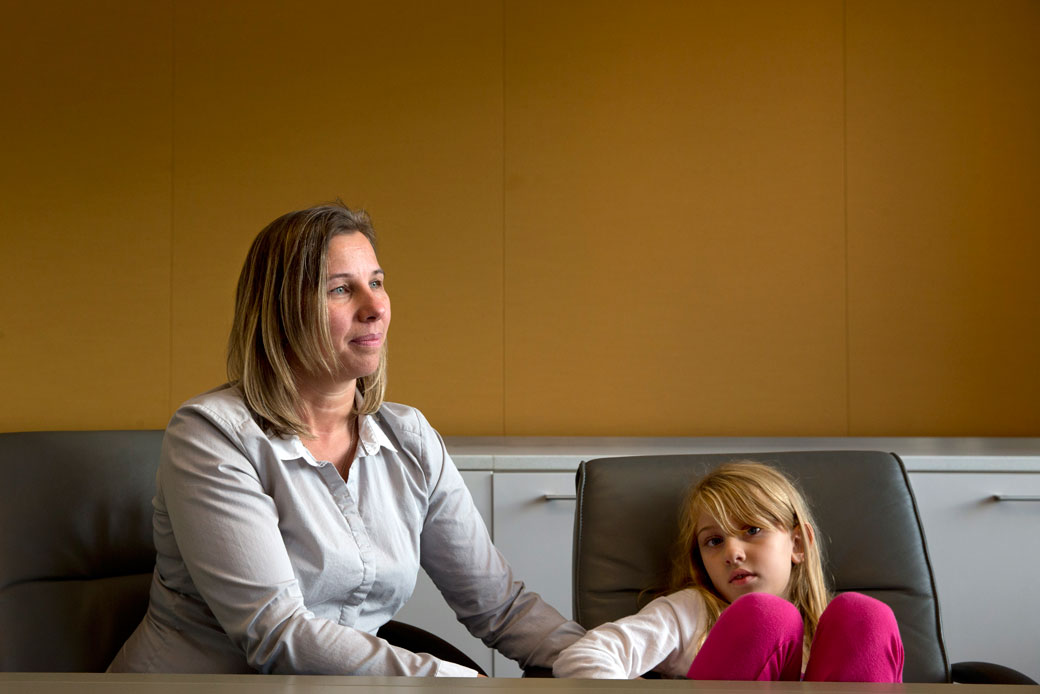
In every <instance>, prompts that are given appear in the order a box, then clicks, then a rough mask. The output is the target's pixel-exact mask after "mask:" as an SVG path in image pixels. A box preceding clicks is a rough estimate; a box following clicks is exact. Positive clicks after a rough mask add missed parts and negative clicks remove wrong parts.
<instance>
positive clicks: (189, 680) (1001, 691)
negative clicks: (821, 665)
mask: <svg viewBox="0 0 1040 694" xmlns="http://www.w3.org/2000/svg"><path fill="white" fill-rule="evenodd" d="M951 686H955V687H956V692H957V694H1012V693H1014V694H1038V693H1040V686H1035V687H1034V686H1026V687H1022V686H1019V687H1015V688H1014V689H1008V686H1007V685H1003V686H1001V685H965V684H958V685H948V684H859V683H824V682H690V681H687V680H554V679H505V678H501V679H452V678H443V679H438V678H420V677H316V676H301V675H124V674H121V675H109V674H94V673H0V692H4V694H51V693H53V694H66V693H68V694H72V692H76V693H77V694H81V693H82V694H100V693H101V692H106V693H107V692H126V694H131V693H134V694H136V693H137V692H142V693H143V694H188V693H189V692H190V693H191V694H239V693H241V694H278V693H285V694H354V693H355V692H377V693H378V694H449V693H450V692H459V691H467V692H474V693H477V692H491V693H493V694H532V693H533V692H538V691H546V692H554V693H555V694H570V693H573V694H589V693H591V692H600V691H602V692H609V693H610V694H626V693H628V692H632V693H633V694H636V693H645V692H665V691H689V690H690V689H697V690H700V691H702V692H718V693H719V694H878V693H879V692H899V693H901V694H937V693H938V692H944V691H946V690H947V689H948V688H949V687H951Z"/></svg>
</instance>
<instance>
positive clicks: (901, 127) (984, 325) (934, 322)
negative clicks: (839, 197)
mask: <svg viewBox="0 0 1040 694" xmlns="http://www.w3.org/2000/svg"><path fill="white" fill-rule="evenodd" d="M848 14H849V17H848V26H849V29H848V162H849V164H848V167H849V203H848V215H849V320H850V336H851V339H850V369H849V378H850V393H851V401H850V405H851V406H850V422H851V428H850V433H852V434H856V435H900V434H905V435H910V434H913V435H936V436H941V435H947V436H948V435H961V436H964V435H986V436H1000V435H1031V436H1036V435H1037V434H1040V410H1038V408H1037V405H1036V393H1037V391H1040V368H1038V366H1037V359H1038V356H1040V354H1038V348H1040V321H1038V320H1037V316H1040V274H1038V272H1037V267H1040V233H1038V230H1040V208H1038V207H1037V204H1036V201H1037V200H1038V199H1040V129H1038V127H1037V123H1040V44H1038V43H1037V41H1036V37H1037V30H1038V29H1040V4H1038V3H1036V2H1032V1H1029V0H1022V1H1013V0H1009V1H1007V2H1000V3H988V2H987V3H980V2H974V1H972V0H949V1H947V0H942V1H938V0H937V1H934V2H912V3H907V2H898V1H895V0H893V1H891V2H875V1H874V0H869V1H866V0H853V1H850V2H849V11H848Z"/></svg>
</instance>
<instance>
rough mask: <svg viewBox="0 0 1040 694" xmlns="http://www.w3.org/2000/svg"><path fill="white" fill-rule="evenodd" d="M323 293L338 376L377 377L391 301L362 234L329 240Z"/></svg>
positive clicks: (372, 254)
mask: <svg viewBox="0 0 1040 694" xmlns="http://www.w3.org/2000/svg"><path fill="white" fill-rule="evenodd" d="M325 291H326V299H327V304H328V311H329V333H330V334H331V336H332V345H333V348H334V349H335V351H336V354H337V355H338V357H339V365H340V374H339V377H340V378H344V379H357V378H361V377H363V376H368V375H369V374H372V373H374V372H375V371H376V369H377V368H378V367H379V355H380V352H381V350H382V349H383V344H384V343H385V342H386V333H387V330H388V329H389V328H390V297H389V296H388V295H387V293H386V288H385V287H384V286H383V270H382V268H380V267H379V261H378V260H377V259H376V253H375V251H374V250H373V249H372V244H371V243H369V242H368V239H367V238H365V236H364V234H360V233H357V232H355V233H350V234H339V235H338V236H334V237H332V240H330V241H329V252H328V282H327V283H326V286H325Z"/></svg>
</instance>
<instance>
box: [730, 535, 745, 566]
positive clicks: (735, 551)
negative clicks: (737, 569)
mask: <svg viewBox="0 0 1040 694" xmlns="http://www.w3.org/2000/svg"><path fill="white" fill-rule="evenodd" d="M746 558H747V555H746V554H745V553H744V545H743V544H742V543H741V542H739V541H738V540H734V539H730V540H726V563H728V564H735V563H737V562H742V561H744V559H746Z"/></svg>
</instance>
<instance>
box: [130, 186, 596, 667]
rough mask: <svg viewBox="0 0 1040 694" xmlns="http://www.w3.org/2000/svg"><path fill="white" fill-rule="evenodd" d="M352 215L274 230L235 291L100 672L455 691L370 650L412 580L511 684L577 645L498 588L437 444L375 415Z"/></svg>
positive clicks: (497, 558)
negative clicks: (119, 639)
mask: <svg viewBox="0 0 1040 694" xmlns="http://www.w3.org/2000/svg"><path fill="white" fill-rule="evenodd" d="M374 241H375V232H374V231H373V229H372V225H371V222H370V221H369V218H368V216H367V215H366V214H365V213H364V212H353V211H351V210H349V209H348V208H346V207H345V206H343V205H342V204H335V205H326V206H321V207H315V208H312V209H308V210H303V211H299V212H292V213H289V214H287V215H284V216H282V217H280V218H278V219H276V220H275V221H274V222H272V223H271V224H270V225H268V226H267V227H266V228H265V229H264V230H263V231H261V232H260V235H259V236H257V238H256V239H255V240H254V241H253V245H252V247H251V248H250V250H249V254H248V256H247V257H246V262H245V265H244V267H243V268H242V274H241V276H240V277H239V282H238V290H237V293H236V298H235V317H234V324H233V327H232V330H231V337H230V339H229V346H228V374H229V378H230V383H229V384H226V385H224V386H221V387H220V388H218V389H216V390H213V391H210V392H208V393H205V394H203V395H201V396H199V397H197V398H194V399H193V400H189V401H188V402H187V403H185V404H184V405H183V406H182V407H181V408H180V409H179V410H178V411H177V412H176V414H174V416H173V418H172V420H171V421H170V424H169V426H168V427H167V429H166V436H165V438H164V441H163V449H162V456H161V460H160V465H159V473H158V480H157V485H158V491H157V493H156V497H155V501H154V504H155V517H154V536H155V544H156V550H157V558H156V567H155V574H154V578H153V580H152V587H151V593H150V602H149V606H148V612H147V614H146V615H145V618H144V620H143V621H142V622H141V624H140V625H139V626H138V628H137V630H136V631H135V632H134V633H133V635H131V637H130V639H129V640H128V641H127V643H126V644H124V646H123V648H122V650H121V651H120V652H119V654H118V655H117V656H116V658H115V660H114V661H113V662H112V665H111V666H110V668H109V670H110V671H111V672H126V671H144V672H250V671H259V672H265V673H266V672H272V673H302V674H323V673H327V674H356V675H447V676H473V675H476V674H477V673H476V672H474V671H473V670H470V669H469V668H465V667H463V666H461V665H456V664H453V663H449V662H445V661H441V660H437V659H436V658H434V657H433V656H430V655H426V654H415V653H411V652H409V651H406V650H403V649H400V648H396V647H394V646H391V645H389V644H388V643H386V642H385V641H383V640H381V639H379V638H378V637H377V636H375V633H376V631H377V629H378V628H379V627H380V626H382V625H383V624H384V623H385V622H387V621H388V620H389V619H391V618H392V617H393V616H394V614H395V613H396V612H397V610H398V609H399V608H400V607H401V606H402V605H403V604H404V603H405V602H406V601H407V600H408V598H409V597H410V596H411V593H412V589H413V588H414V586H415V580H416V575H417V572H418V568H419V566H420V564H421V565H422V567H423V568H425V569H426V571H427V573H429V575H430V577H431V578H432V579H433V580H434V582H435V583H436V584H437V586H438V588H439V589H440V590H441V592H442V593H443V594H444V597H445V599H446V600H447V602H448V604H449V605H450V606H451V607H452V608H453V609H454V610H455V612H456V614H457V615H458V617H459V620H460V621H461V622H462V623H463V624H465V625H466V627H467V628H468V629H469V630H470V632H471V633H472V634H473V635H474V636H476V637H478V638H481V639H482V640H483V641H484V643H486V644H487V645H489V646H492V647H494V648H497V649H498V650H499V651H501V652H502V653H503V654H504V655H506V656H508V657H511V658H514V659H516V660H518V661H520V663H521V664H522V665H525V666H526V665H540V666H551V665H552V662H553V660H555V657H556V655H557V653H559V651H560V650H561V649H563V648H564V647H566V646H567V645H569V644H570V643H572V642H573V641H574V640H576V639H577V638H578V637H580V636H581V634H582V633H583V630H582V629H581V627H579V626H578V625H577V624H575V623H573V622H569V621H567V620H565V619H564V618H563V617H562V616H561V615H560V614H559V613H558V612H557V611H556V610H554V609H553V608H552V607H550V606H549V605H547V604H546V603H545V602H543V601H542V599H541V598H540V597H538V595H536V594H534V593H530V592H527V591H525V590H524V587H523V584H522V583H520V582H519V581H516V580H514V578H513V575H512V571H511V570H510V567H509V565H508V563H507V562H506V561H505V559H504V558H503V557H502V555H501V554H499V553H498V551H497V550H496V549H495V548H494V546H493V545H492V544H491V540H490V538H489V537H488V534H487V530H486V529H485V527H484V524H483V522H482V521H481V519H480V516H479V515H478V513H477V511H476V508H475V507H474V505H473V501H472V499H471V498H470V495H469V492H468V491H467V490H466V487H465V486H464V484H463V482H462V479H461V477H460V475H459V473H458V471H457V470H456V468H455V465H454V464H453V463H452V461H451V458H450V457H449V456H448V453H447V451H446V450H445V448H444V443H443V441H442V440H441V438H440V436H439V435H438V434H437V432H436V431H434V430H433V428H432V427H430V425H429V424H428V423H427V422H426V420H425V418H424V417H423V416H422V414H421V413H420V412H419V411H418V410H415V409H413V408H410V407H406V406H404V405H397V404H393V403H384V402H383V392H384V390H385V385H386V334H387V329H388V328H389V325H390V299H389V297H388V296H387V292H386V288H385V286H384V282H383V277H384V274H383V270H382V269H381V268H380V266H379V262H378V260H377V258H376V254H375V249H374Z"/></svg>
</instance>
